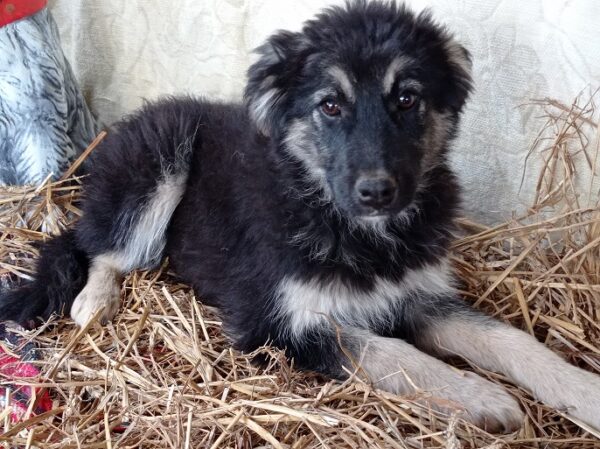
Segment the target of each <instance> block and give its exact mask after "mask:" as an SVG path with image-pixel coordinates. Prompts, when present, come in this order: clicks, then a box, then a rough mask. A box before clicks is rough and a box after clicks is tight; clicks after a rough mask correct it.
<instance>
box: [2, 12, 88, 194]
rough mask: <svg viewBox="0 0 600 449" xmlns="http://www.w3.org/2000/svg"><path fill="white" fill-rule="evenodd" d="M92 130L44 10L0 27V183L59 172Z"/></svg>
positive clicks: (26, 181) (28, 181)
mask: <svg viewBox="0 0 600 449" xmlns="http://www.w3.org/2000/svg"><path fill="white" fill-rule="evenodd" d="M98 129H99V127H98V124H97V123H96V121H95V119H94V117H93V116H92V114H91V113H90V111H89V109H88V107H87V105H86V103H85V100H84V98H83V96H82V95H81V92H80V91H79V87H78V85H77V83H76V81H75V78H74V76H73V72H72V71H71V66H70V65H69V63H68V61H67V60H66V58H65V56H64V54H63V51H62V48H61V46H60V39H59V35H58V29H57V27H56V23H55V22H54V19H53V18H52V15H51V14H50V12H49V11H48V9H47V8H44V9H42V10H41V11H40V12H38V13H36V14H34V15H32V16H30V17H27V18H25V19H22V20H19V21H16V22H13V23H10V24H8V25H5V26H3V27H0V185H11V184H35V183H39V182H41V181H43V180H44V179H45V178H46V176H48V175H49V174H51V173H52V174H53V176H54V177H58V176H60V174H61V173H62V172H63V171H64V169H65V168H66V167H67V165H68V164H69V162H70V161H71V160H72V159H74V158H75V157H76V156H77V155H78V154H79V153H80V152H81V151H83V149H85V148H86V147H87V145H88V144H89V143H90V142H91V141H92V139H93V138H94V136H95V135H96V134H97V131H98Z"/></svg>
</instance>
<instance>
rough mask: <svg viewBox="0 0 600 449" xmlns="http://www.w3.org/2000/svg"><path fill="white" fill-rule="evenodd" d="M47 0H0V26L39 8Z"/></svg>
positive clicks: (32, 12)
mask: <svg viewBox="0 0 600 449" xmlns="http://www.w3.org/2000/svg"><path fill="white" fill-rule="evenodd" d="M47 3H48V0H0V27H1V26H4V25H8V24H9V23H11V22H14V21H16V20H20V19H22V18H24V17H28V16H32V15H34V14H35V13H36V12H38V11H39V10H41V9H42V8H43V7H44V6H46V4H47Z"/></svg>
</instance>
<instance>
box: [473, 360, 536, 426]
mask: <svg viewBox="0 0 600 449" xmlns="http://www.w3.org/2000/svg"><path fill="white" fill-rule="evenodd" d="M465 377H466V378H467V379H469V384H470V385H469V388H468V392H469V393H468V397H466V398H463V400H462V403H463V405H464V406H465V408H466V417H465V419H466V420H468V421H470V422H472V423H473V424H475V425H476V426H477V427H481V428H483V429H485V430H487V431H488V432H493V433H496V432H502V433H509V432H514V431H515V430H518V429H519V428H521V426H522V425H523V420H524V418H525V414H524V413H523V410H521V407H520V406H519V403H518V402H517V401H516V399H515V398H514V397H512V396H511V395H510V393H509V392H508V391H506V390H505V389H504V388H502V387H501V386H500V385H496V384H493V383H492V382H488V381H487V380H485V379H483V378H481V377H479V376H477V375H476V374H473V373H470V372H468V373H466V375H465Z"/></svg>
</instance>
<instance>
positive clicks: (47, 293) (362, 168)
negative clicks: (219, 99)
mask: <svg viewBox="0 0 600 449" xmlns="http://www.w3.org/2000/svg"><path fill="white" fill-rule="evenodd" d="M449 41H450V36H449V35H448V34H447V33H446V31H445V30H443V29H442V28H440V27H439V26H438V25H436V24H434V23H433V21H432V20H431V19H430V18H429V16H427V15H420V16H414V15H413V14H412V13H411V12H409V11H407V10H406V9H405V8H404V7H403V6H398V5H396V4H395V3H391V4H387V3H383V2H370V3H367V2H362V1H356V2H352V3H349V4H348V5H347V6H346V7H334V8H330V9H328V10H326V11H325V12H324V13H322V14H321V15H320V16H318V17H317V18H316V19H315V20H313V21H309V22H307V23H306V25H305V27H304V29H303V30H302V32H300V33H289V32H279V33H277V34H276V35H274V36H273V37H272V38H270V39H269V41H268V42H267V43H266V44H265V45H264V46H263V47H261V48H260V49H259V53H260V55H261V57H260V59H259V61H258V62H257V63H256V64H254V65H253V66H252V67H251V69H250V71H249V80H248V85H247V88H246V92H245V99H246V105H239V104H216V103H211V102H207V101H204V100H201V99H195V98H169V99H164V100H162V101H160V102H157V103H154V104H147V105H146V106H144V107H143V108H142V109H141V110H140V111H139V112H137V113H135V114H134V115H132V116H130V117H129V118H127V119H125V120H124V121H122V122H120V123H118V124H117V125H115V127H114V128H113V129H112V130H111V131H110V133H109V136H108V137H107V138H106V139H105V140H104V141H103V142H102V143H101V145H100V146H99V147H98V148H97V149H96V151H95V152H94V153H93V156H92V161H91V175H90V176H89V177H88V178H87V180H86V181H85V183H86V185H85V198H84V201H83V211H84V215H83V218H82V219H81V220H80V221H79V222H78V223H77V225H76V227H75V230H74V231H71V232H69V233H67V234H65V235H64V236H61V237H59V238H57V239H55V240H53V241H51V242H50V243H49V244H48V246H47V247H46V249H45V250H44V251H43V252H42V255H41V262H40V267H39V272H38V278H37V279H36V281H35V282H34V283H32V284H30V285H28V286H26V287H24V288H22V289H21V290H17V291H15V292H13V293H10V294H8V296H4V297H3V298H2V306H1V308H0V317H1V318H2V319H6V318H11V319H15V320H17V321H20V322H22V323H25V324H26V323H27V322H29V321H30V320H32V319H35V318H41V319H46V318H47V317H48V316H49V314H50V313H52V312H57V313H62V312H63V311H68V310H69V308H70V306H71V305H72V303H73V299H74V297H75V295H76V294H77V292H78V291H79V290H81V288H82V287H83V285H84V284H85V280H86V270H87V266H88V263H89V259H92V258H94V257H95V256H98V255H102V254H106V253H109V252H111V251H118V250H120V249H122V248H124V246H125V243H126V242H127V239H128V237H129V234H128V233H129V232H130V231H131V229H132V228H133V227H134V225H135V223H136V220H138V219H139V216H140V213H141V211H142V210H143V208H144V206H145V205H147V204H148V200H149V198H150V197H151V196H152V194H153V192H154V191H155V189H156V187H157V185H158V183H159V182H160V181H161V180H162V179H163V178H164V177H165V171H167V172H176V171H178V170H184V169H185V170H187V172H188V181H187V186H186V190H185V193H184V196H183V198H182V200H181V203H180V204H179V206H178V207H177V210H176V211H175V213H174V215H173V217H172V220H171V223H170V225H169V228H168V230H167V245H166V250H165V253H164V255H167V256H169V258H170V261H171V264H172V267H173V268H174V270H175V271H176V272H177V273H178V275H179V276H180V277H181V278H182V279H183V280H184V281H186V282H188V283H189V284H191V285H192V287H193V288H194V290H195V291H196V292H197V294H198V296H199V297H200V298H202V300H203V301H205V302H206V303H207V304H210V305H214V306H217V307H218V308H219V309H220V312H221V315H222V317H223V320H224V324H225V327H226V330H227V331H228V332H229V333H230V335H231V336H232V337H233V338H234V340H235V345H236V346H237V347H238V348H239V349H241V350H244V351H251V350H253V349H255V348H257V347H258V346H261V345H263V344H265V343H267V342H271V343H273V344H275V345H276V346H279V347H281V348H285V349H286V350H287V352H288V354H289V355H290V356H291V357H294V358H295V360H296V365H297V366H299V367H301V368H305V369H313V370H316V371H319V372H323V373H325V374H328V375H331V376H334V377H340V376H343V372H342V371H341V363H340V360H341V359H343V358H344V356H343V354H342V353H341V352H340V349H339V347H338V343H337V339H336V336H335V333H334V332H333V331H332V329H322V328H314V329H308V330H307V331H306V333H305V334H304V335H303V337H302V338H301V339H296V338H291V337H289V335H288V334H287V333H286V332H284V331H283V330H285V328H286V326H288V323H287V322H286V319H285V318H282V317H277V316H274V315H273V313H272V312H273V310H274V308H275V307H277V301H278V298H277V295H276V291H277V288H278V285H279V283H280V282H281V280H282V279H284V278H285V277H289V276H293V277H294V278H296V279H300V280H310V279H318V280H321V281H323V282H325V281H327V280H334V279H335V280H337V281H339V282H341V283H343V284H345V285H349V286H351V287H352V288H353V289H356V290H357V291H367V290H369V289H371V288H372V287H373V285H374V282H375V280H376V279H386V280H391V281H398V282H399V281H400V280H401V279H402V278H403V275H404V273H405V272H406V270H409V269H416V268H419V267H421V266H424V265H425V264H430V263H434V262H436V261H438V260H441V259H442V258H443V257H444V256H445V255H446V252H447V247H448V242H449V238H450V234H451V231H452V219H453V218H454V216H455V214H456V210H457V207H458V187H457V184H456V181H455V177H454V175H453V174H452V173H451V171H450V169H449V168H448V166H447V162H446V151H447V145H448V142H449V141H450V139H451V138H452V137H453V135H454V132H455V129H456V126H457V123H458V119H459V115H460V112H461V110H462V107H463V104H464V102H465V100H466V98H467V95H468V92H469V89H470V85H471V80H470V77H469V74H468V73H467V72H465V70H464V68H463V67H462V66H460V65H459V64H457V63H456V61H454V60H453V59H452V55H451V54H449V52H448V51H447V49H446V47H445V45H446V44H447V43H448V42H449ZM459 48H460V47H459ZM460 51H462V52H464V58H465V60H468V55H467V53H466V51H464V50H463V49H462V48H460ZM399 55H400V56H408V57H410V58H411V60H412V61H414V63H413V64H411V65H410V67H409V69H408V71H407V72H404V73H403V75H402V76H403V77H410V78H415V79H417V80H418V81H419V82H420V83H421V84H422V89H421V90H420V91H419V92H418V94H419V98H420V101H422V102H424V103H425V105H426V107H425V111H426V112H425V113H424V114H420V113H419V112H418V110H417V109H418V108H415V109H414V110H412V111H410V112H402V111H400V110H399V109H398V107H397V100H396V98H397V96H398V95H400V93H401V92H400V87H399V86H398V84H397V83H394V86H393V88H392V90H391V92H390V93H389V94H386V95H385V96H384V95H383V94H382V93H381V78H382V77H383V74H384V72H385V70H386V68H387V67H388V66H389V65H390V63H391V61H392V60H393V59H394V58H395V57H397V56H399ZM332 65H336V66H339V67H340V68H342V69H343V70H344V71H346V72H348V73H349V74H351V75H350V76H351V77H352V78H353V80H355V81H356V85H357V86H359V88H358V90H357V92H356V96H357V98H356V102H355V103H351V102H350V100H349V99H348V98H344V97H343V95H342V94H339V96H337V97H336V101H339V102H340V103H341V105H342V108H343V111H344V112H343V115H342V116H341V117H340V121H337V122H336V121H328V122H325V121H323V122H320V123H321V125H322V126H321V131H320V133H319V134H318V135H317V134H315V132H312V134H311V136H312V137H311V138H312V139H313V140H311V141H310V143H311V144H315V146H316V147H317V148H318V149H319V151H320V152H321V153H320V157H321V159H322V163H323V167H322V168H323V170H324V172H325V177H324V184H323V183H322V184H319V183H318V182H316V181H315V179H314V177H312V176H310V173H309V172H310V168H307V167H306V166H305V165H303V161H302V158H301V157H299V156H298V155H297V154H296V155H294V154H290V152H289V149H288V148H287V146H286V141H285V138H286V132H287V131H288V130H289V129H290V126H291V124H292V123H293V122H294V120H305V121H306V122H307V123H308V122H309V121H310V120H328V119H327V118H319V117H320V116H318V114H317V118H316V119H315V118H314V117H315V115H314V114H315V113H314V111H315V108H316V107H318V106H319V105H318V104H314V99H313V98H312V95H313V94H314V92H315V91H317V90H318V89H321V88H322V87H324V83H325V81H324V80H326V79H327V69H328V68H330V67H331V66H332ZM327 83H329V84H331V83H330V82H329V81H327ZM327 83H325V84H327ZM329 84H327V85H329ZM269 89H277V92H278V94H277V96H276V98H273V99H272V100H271V101H269V102H265V103H264V104H263V107H264V109H261V111H260V112H261V113H262V115H260V116H258V117H257V115H256V112H257V111H256V110H254V108H256V106H257V103H260V102H261V100H262V99H263V95H264V94H265V93H266V92H268V90H269ZM338 93H339V92H338ZM336 95H337V93H336ZM248 110H250V111H251V113H250V114H249V113H248ZM434 112H436V113H439V114H446V115H447V120H448V123H449V128H448V132H447V134H446V135H444V136H443V139H442V142H441V147H440V148H437V149H434V148H426V147H424V146H423V145H422V138H423V136H424V134H425V133H426V132H427V130H428V129H429V127H431V126H432V123H433V122H432V121H434V122H435V120H436V119H435V117H433V116H432V115H431V114H433V113H434ZM428 120H429V121H428ZM311 123H312V122H311ZM313 131H314V130H313ZM427 161H429V162H427ZM369 170H385V171H386V173H390V174H391V176H394V177H395V178H396V179H397V181H398V185H399V192H398V197H399V198H400V199H399V200H398V201H397V202H396V204H394V205H393V207H391V208H390V209H389V210H385V211H383V212H382V214H385V217H384V218H383V219H382V220H383V225H380V227H381V228H382V229H380V230H376V229H374V228H373V227H371V226H369V225H361V224H360V223H358V221H357V220H358V219H359V218H360V217H361V216H362V215H368V214H369V213H370V212H372V211H367V210H365V209H364V208H361V207H359V206H357V204H356V201H355V199H354V198H353V192H352V187H353V186H354V182H355V179H356V178H357V176H359V175H360V173H363V172H366V171H369ZM327 190H330V192H329V193H328V192H327ZM410 203H412V204H414V205H416V207H415V208H414V211H413V212H410V214H409V216H408V218H405V219H396V216H397V215H398V214H400V213H402V212H403V211H404V212H405V211H406V210H405V208H406V206H407V205H408V204H410ZM74 234H75V235H76V238H74V237H73V235H74ZM298 236H300V237H298ZM151 262H152V263H156V262H157V261H156V260H153V261H151ZM152 263H148V265H152ZM138 268H141V267H138ZM298 300H301V298H299V299H298ZM453 304H455V303H454V302H453V301H452V300H450V301H449V302H448V303H447V305H446V306H441V307H444V310H446V309H448V308H449V309H451V310H461V309H462V307H461V306H460V305H453ZM418 309H419V306H418V304H416V303H415V304H407V305H406V306H405V307H404V308H403V309H402V310H400V309H399V310H398V314H397V317H396V322H394V323H393V325H392V326H391V327H389V326H388V327H386V328H385V329H384V328H374V329H373V330H374V331H377V332H378V333H380V334H383V335H390V336H398V337H402V338H406V339H408V340H410V341H413V340H414V339H415V334H416V333H418V332H419V329H420V327H421V326H425V324H426V318H427V315H428V314H427V313H425V314H424V315H423V317H421V315H419V313H418ZM431 313H432V314H435V313H436V312H435V310H432V311H431ZM375 327H376V326H375Z"/></svg>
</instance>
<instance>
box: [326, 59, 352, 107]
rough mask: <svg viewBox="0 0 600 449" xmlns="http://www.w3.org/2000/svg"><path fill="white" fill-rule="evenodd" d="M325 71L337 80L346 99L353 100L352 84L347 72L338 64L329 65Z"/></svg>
mask: <svg viewBox="0 0 600 449" xmlns="http://www.w3.org/2000/svg"><path fill="white" fill-rule="evenodd" d="M327 73H329V74H330V75H331V76H332V77H333V78H334V79H335V80H336V81H337V82H338V84H339V85H340V88H341V89H342V92H344V95H345V96H346V99H347V100H348V101H354V98H355V96H354V86H353V84H352V82H351V81H350V77H348V74H347V73H346V72H344V70H342V69H341V68H340V67H338V66H333V67H330V68H329V69H327Z"/></svg>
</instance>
